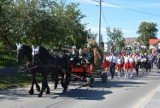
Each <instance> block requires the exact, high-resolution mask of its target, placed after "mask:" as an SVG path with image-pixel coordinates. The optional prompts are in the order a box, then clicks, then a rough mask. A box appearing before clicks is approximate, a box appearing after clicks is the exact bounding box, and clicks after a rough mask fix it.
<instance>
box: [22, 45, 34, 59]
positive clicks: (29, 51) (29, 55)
mask: <svg viewBox="0 0 160 108" xmlns="http://www.w3.org/2000/svg"><path fill="white" fill-rule="evenodd" d="M22 49H24V50H25V55H26V57H27V59H28V61H29V62H31V61H32V48H31V47H30V46H29V45H23V46H22Z"/></svg>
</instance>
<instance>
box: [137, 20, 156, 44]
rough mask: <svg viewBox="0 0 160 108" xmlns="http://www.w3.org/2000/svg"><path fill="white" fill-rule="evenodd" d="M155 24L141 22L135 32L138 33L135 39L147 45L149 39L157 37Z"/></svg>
mask: <svg viewBox="0 0 160 108" xmlns="http://www.w3.org/2000/svg"><path fill="white" fill-rule="evenodd" d="M156 27H157V24H156V23H153V22H141V24H140V25H139V27H138V31H137V33H138V34H139V36H138V38H137V40H138V41H140V42H141V43H143V44H144V45H145V46H147V47H149V41H148V40H149V39H151V38H154V39H156V38H157V36H156V35H157V32H158V29H157V28H156Z"/></svg>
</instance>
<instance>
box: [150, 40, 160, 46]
mask: <svg viewBox="0 0 160 108" xmlns="http://www.w3.org/2000/svg"><path fill="white" fill-rule="evenodd" d="M159 42H160V39H149V44H150V45H155V44H157V43H159Z"/></svg>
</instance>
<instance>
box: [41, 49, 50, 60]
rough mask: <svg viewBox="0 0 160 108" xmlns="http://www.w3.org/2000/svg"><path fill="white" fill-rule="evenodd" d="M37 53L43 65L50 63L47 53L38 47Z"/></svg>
mask: <svg viewBox="0 0 160 108" xmlns="http://www.w3.org/2000/svg"><path fill="white" fill-rule="evenodd" d="M39 53H40V59H41V60H42V62H43V63H49V62H50V54H49V51H48V50H47V49H46V48H44V47H42V46H40V47H39Z"/></svg>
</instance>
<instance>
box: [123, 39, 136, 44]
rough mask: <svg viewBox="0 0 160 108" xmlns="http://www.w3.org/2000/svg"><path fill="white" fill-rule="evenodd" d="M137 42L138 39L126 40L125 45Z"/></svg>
mask: <svg viewBox="0 0 160 108" xmlns="http://www.w3.org/2000/svg"><path fill="white" fill-rule="evenodd" d="M134 41H136V38H125V44H129V43H133V42H134Z"/></svg>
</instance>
